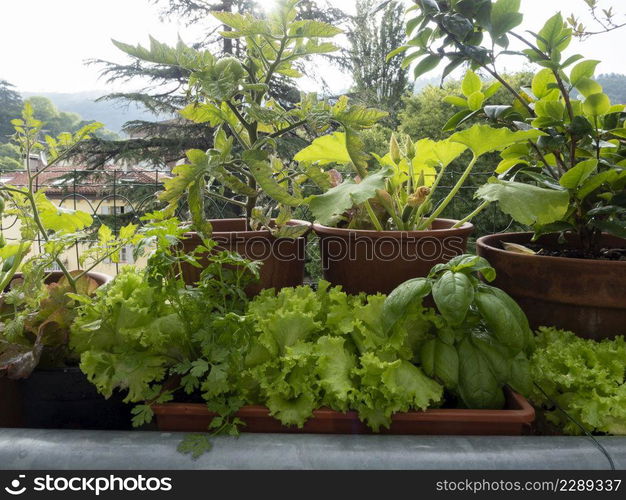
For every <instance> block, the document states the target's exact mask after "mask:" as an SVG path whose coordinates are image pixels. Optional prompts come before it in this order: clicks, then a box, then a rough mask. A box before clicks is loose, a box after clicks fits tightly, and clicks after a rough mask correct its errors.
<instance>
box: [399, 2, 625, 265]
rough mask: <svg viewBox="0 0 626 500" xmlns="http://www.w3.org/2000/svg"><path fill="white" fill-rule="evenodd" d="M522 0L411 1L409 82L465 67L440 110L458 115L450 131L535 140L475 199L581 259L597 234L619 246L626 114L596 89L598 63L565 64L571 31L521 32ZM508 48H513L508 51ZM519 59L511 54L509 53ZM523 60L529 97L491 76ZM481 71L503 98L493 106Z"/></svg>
mask: <svg viewBox="0 0 626 500" xmlns="http://www.w3.org/2000/svg"><path fill="white" fill-rule="evenodd" d="M519 7H520V0H497V1H493V2H492V1H491V0H475V1H468V0H452V1H449V2H437V1H435V0H416V1H415V5H414V6H412V7H411V8H410V9H409V11H410V13H411V14H412V17H411V19H410V20H409V21H408V22H407V32H408V34H409V36H410V37H411V40H410V41H409V43H408V44H407V45H405V46H403V47H399V48H398V49H396V50H394V51H393V52H392V53H391V54H389V57H395V56H396V55H398V54H400V53H405V63H407V64H408V63H415V76H416V77H417V76H419V75H421V74H423V73H426V72H427V71H430V70H432V69H434V68H435V67H437V66H438V65H439V63H440V62H442V61H445V62H446V63H447V64H446V66H445V69H444V70H443V76H444V78H445V77H446V76H447V75H448V74H449V73H450V72H451V71H453V70H454V69H455V68H457V67H459V66H461V65H463V64H466V65H469V67H470V71H468V72H467V73H466V75H465V78H464V79H463V83H462V92H463V95H462V96H451V98H450V99H449V101H448V102H451V103H453V104H455V105H457V106H458V108H459V111H458V113H456V114H455V115H454V116H453V117H452V118H451V119H450V120H449V122H448V123H447V124H446V128H447V129H448V130H454V129H455V128H457V127H459V126H460V125H462V124H465V123H466V122H468V121H469V120H472V119H474V120H475V119H479V120H482V121H484V122H486V123H489V124H491V125H493V126H495V127H500V129H499V130H503V131H515V132H518V131H525V132H534V136H532V137H528V140H526V141H523V142H519V143H515V144H511V145H510V146H508V147H506V149H504V150H503V151H502V152H501V154H500V156H501V159H502V161H501V162H500V163H499V165H498V167H497V168H496V171H495V172H494V176H493V177H491V178H490V179H489V182H488V183H487V184H486V185H484V186H482V187H481V188H480V189H479V190H478V192H477V193H476V196H477V197H478V198H480V199H481V200H483V202H484V203H492V202H496V203H498V204H499V206H500V208H501V210H502V211H503V212H505V213H507V214H509V215H510V216H512V217H513V219H515V220H516V221H518V222H520V223H522V224H525V225H528V226H530V227H531V228H532V229H533V230H534V232H535V237H538V236H540V235H542V234H545V233H559V234H560V235H561V236H564V235H566V234H573V235H575V236H576V237H577V238H578V239H579V240H580V242H581V243H582V245H583V251H584V252H585V254H586V255H587V256H590V257H595V256H597V255H598V253H599V251H600V249H601V236H602V233H609V234H612V235H614V236H617V237H621V238H626V168H625V167H626V141H625V139H626V123H625V119H626V113H624V105H622V104H616V103H612V102H611V101H610V99H609V97H608V96H607V95H606V94H605V93H604V92H603V89H602V86H601V85H600V84H599V83H598V82H597V81H595V80H594V78H593V76H594V71H595V69H596V66H597V65H598V63H599V61H597V60H588V59H585V58H583V56H582V55H579V54H573V55H569V54H566V51H567V48H568V46H569V44H570V42H571V40H572V35H573V31H572V28H571V27H568V24H567V22H566V21H565V20H564V19H563V17H562V15H561V14H560V13H557V14H555V15H554V16H552V17H551V18H550V19H548V21H547V22H546V23H545V25H544V26H543V27H542V28H541V29H540V30H539V31H538V32H536V33H535V32H530V31H529V32H526V33H522V32H520V31H519V25H520V24H521V22H522V19H523V16H522V14H521V13H520V12H519ZM513 41H515V43H516V45H515V46H513V45H511V42H513ZM518 45H519V46H520V47H521V48H520V49H517V46H518ZM507 56H516V57H522V58H524V59H525V60H526V61H527V62H528V63H530V64H531V65H533V66H535V67H536V68H537V71H536V73H535V74H534V77H533V79H532V84H531V85H530V87H523V88H513V86H511V85H510V84H509V83H508V82H507V81H506V79H505V78H504V77H503V76H502V73H500V72H499V70H498V64H497V63H498V62H499V61H500V59H501V58H503V57H507ZM472 70H477V71H478V70H480V72H481V73H484V74H485V75H486V76H489V77H490V78H491V79H493V81H494V82H495V83H496V84H497V85H501V86H502V87H504V88H505V89H506V90H507V91H508V92H509V94H510V102H509V103H508V104H506V105H492V104H490V103H489V97H490V96H491V95H492V93H491V92H490V91H489V90H486V91H485V90H484V89H483V88H482V83H481V80H480V78H479V77H478V76H477V75H476V74H475V73H474V72H473V71H472Z"/></svg>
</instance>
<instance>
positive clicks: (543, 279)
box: [476, 233, 626, 340]
mask: <svg viewBox="0 0 626 500" xmlns="http://www.w3.org/2000/svg"><path fill="white" fill-rule="evenodd" d="M531 238H532V233H504V234H494V235H490V236H484V237H482V238H479V239H478V241H477V242H476V247H477V251H478V254H479V255H481V256H482V257H485V258H486V259H487V260H488V261H489V262H490V263H491V265H492V266H493V267H494V268H495V269H496V272H497V276H496V280H495V281H494V283H493V284H494V286H497V287H499V288H501V289H502V290H504V291H505V292H507V293H508V294H509V295H511V296H512V297H513V298H514V299H515V300H516V301H517V303H518V304H519V305H520V306H521V308H522V309H523V310H524V312H525V313H526V315H527V316H528V320H529V321H530V324H531V326H532V327H533V328H537V327H539V326H544V325H545V326H555V327H557V328H562V329H565V330H570V331H573V332H575V333H576V334H577V335H579V336H581V337H586V338H593V339H596V340H600V339H603V338H612V337H614V336H616V335H626V261H623V260H618V259H612V258H604V259H589V258H577V257H560V256H555V255H577V254H578V252H580V250H579V246H578V245H577V244H576V241H575V240H573V239H570V240H569V242H568V244H567V246H565V247H564V246H563V245H561V244H559V242H558V237H557V235H547V236H544V237H541V238H540V239H539V240H538V241H537V242H536V246H535V248H539V247H540V250H541V251H542V252H541V253H543V254H544V255H529V254H522V253H516V252H512V251H506V250H504V247H503V243H505V242H506V243H516V244H519V245H524V246H527V247H532V246H533V243H531ZM600 246H601V247H602V248H605V249H607V251H608V250H610V249H620V248H626V240H623V239H620V238H616V237H613V236H609V235H605V236H604V237H603V239H602V241H601V245H600Z"/></svg>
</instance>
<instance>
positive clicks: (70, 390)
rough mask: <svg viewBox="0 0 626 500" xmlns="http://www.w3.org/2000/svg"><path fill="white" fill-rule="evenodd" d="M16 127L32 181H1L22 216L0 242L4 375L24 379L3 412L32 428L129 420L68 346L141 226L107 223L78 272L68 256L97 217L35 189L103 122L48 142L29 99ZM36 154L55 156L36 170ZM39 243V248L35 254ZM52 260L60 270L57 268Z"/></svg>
mask: <svg viewBox="0 0 626 500" xmlns="http://www.w3.org/2000/svg"><path fill="white" fill-rule="evenodd" d="M13 124H14V126H15V130H16V133H15V135H14V136H13V140H14V142H15V143H16V144H17V145H18V147H19V148H20V150H21V152H22V154H23V157H24V158H25V167H26V175H27V184H26V186H24V187H18V186H11V185H6V184H2V185H0V200H1V202H2V203H1V204H0V208H1V209H2V210H0V215H2V216H3V217H4V216H15V217H17V219H18V221H19V223H20V233H21V239H20V240H19V241H17V242H8V241H5V240H4V238H2V241H0V269H1V271H0V316H1V318H0V322H1V325H2V328H1V330H0V380H2V383H3V384H4V385H7V382H4V381H5V380H6V379H9V380H13V381H19V383H17V384H13V387H14V388H17V391H14V392H13V395H14V397H15V399H13V400H12V401H7V404H6V406H5V405H4V404H3V410H4V408H5V407H9V411H14V412H16V413H17V412H20V410H21V413H22V422H23V423H24V425H27V426H30V427H67V426H86V427H100V426H104V427H107V426H112V427H120V426H124V425H128V421H129V418H128V409H126V408H124V407H123V406H121V401H118V402H117V403H116V402H107V401H105V400H104V399H103V398H102V397H101V396H99V395H98V394H97V392H96V391H94V390H93V387H91V386H90V384H89V383H88V382H87V380H86V378H85V377H84V375H82V373H81V372H80V370H79V369H78V368H77V359H76V358H75V357H74V356H73V353H72V352H71V350H70V349H69V328H70V325H71V323H72V321H73V318H74V315H75V307H76V304H77V303H78V302H79V301H80V300H84V299H85V298H87V297H89V296H91V295H92V294H93V293H94V291H95V289H96V288H98V287H99V286H101V285H104V284H106V283H107V282H108V281H109V280H110V279H111V278H110V277H109V276H107V275H103V274H101V273H96V272H93V269H94V268H95V267H96V266H97V264H98V263H100V262H102V261H103V260H104V259H106V258H111V259H113V260H115V259H116V256H117V255H119V252H120V249H121V248H122V247H123V246H126V245H131V244H133V243H134V242H135V226H132V225H129V226H126V227H124V228H122V229H121V230H120V235H119V238H115V237H114V236H113V234H112V231H111V230H110V229H109V228H108V227H106V226H101V227H100V228H99V230H98V233H97V234H98V242H97V243H96V244H94V245H92V246H91V247H89V248H86V247H85V248H83V250H82V255H81V259H80V263H81V265H84V267H85V269H82V270H74V271H71V270H69V269H68V268H67V266H66V264H65V262H64V255H65V254H66V252H68V251H69V250H71V249H72V247H74V246H76V245H83V243H82V242H83V241H84V240H85V239H86V238H87V235H88V233H87V231H88V230H89V228H90V226H91V225H92V223H93V221H92V217H91V216H90V215H89V214H88V213H86V212H83V211H80V210H70V209H66V208H62V207H58V206H56V205H54V204H53V203H52V202H51V201H49V200H48V199H47V198H46V196H45V193H44V191H43V190H36V185H37V178H38V176H40V175H41V174H42V173H44V172H45V171H46V170H48V169H49V168H51V167H52V166H53V165H56V164H59V163H61V162H63V161H64V160H66V159H67V157H68V156H69V155H70V154H71V152H72V151H73V150H74V149H75V148H76V147H77V145H78V144H79V143H80V142H81V141H83V140H85V139H88V138H89V136H90V134H91V133H93V132H94V131H95V130H97V129H98V128H99V127H100V126H101V125H100V124H91V125H87V126H86V127H84V128H82V129H80V130H79V131H78V132H76V133H75V134H61V135H60V136H59V137H58V138H52V137H50V136H47V137H46V138H45V142H41V141H40V139H41V138H40V135H41V129H42V123H41V122H40V121H38V120H36V119H35V118H34V117H33V110H32V108H31V107H30V105H29V104H26V105H25V107H24V111H23V115H22V118H21V119H18V120H14V121H13ZM44 144H45V145H44ZM37 152H40V153H45V155H44V156H45V157H46V158H47V160H48V161H47V164H46V165H45V166H43V167H40V168H38V169H33V168H31V163H30V159H31V155H32V154H33V153H37ZM35 245H40V250H39V251H37V252H31V249H32V248H33V247H34V246H35ZM53 265H56V266H57V267H58V269H59V271H50V270H49V269H50V268H51V267H52V266H53ZM107 419H108V420H107Z"/></svg>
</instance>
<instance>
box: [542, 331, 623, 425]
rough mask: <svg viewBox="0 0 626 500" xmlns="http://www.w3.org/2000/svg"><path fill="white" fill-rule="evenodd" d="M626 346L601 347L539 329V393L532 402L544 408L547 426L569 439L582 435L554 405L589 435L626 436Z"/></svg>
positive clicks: (609, 342) (603, 344)
mask: <svg viewBox="0 0 626 500" xmlns="http://www.w3.org/2000/svg"><path fill="white" fill-rule="evenodd" d="M625 366H626V342H625V341H624V338H623V337H621V336H620V337H616V338H615V339H614V340H603V341H601V342H597V341H594V340H586V339H582V338H580V337H577V336H576V335H575V334H573V333H572V332H567V331H563V330H558V329H556V328H540V329H539V331H538V334H537V349H536V351H535V353H534V355H533V357H532V359H531V373H532V377H533V379H534V381H535V382H536V384H537V385H538V386H539V387H540V388H541V389H543V391H545V392H546V393H547V395H548V397H549V398H546V396H545V395H544V394H543V392H542V391H541V390H539V389H536V390H535V391H534V394H533V400H534V401H536V402H537V403H540V404H543V405H545V406H546V407H547V408H548V410H547V412H546V416H547V418H548V420H549V421H551V422H552V423H553V424H555V425H557V426H559V427H560V428H562V429H563V431H564V432H566V433H567V434H574V435H578V434H582V430H581V429H580V427H579V426H578V425H576V424H574V423H573V422H572V421H571V420H570V419H568V418H567V417H565V416H564V415H563V413H562V412H561V411H559V409H558V408H555V407H554V406H553V404H552V402H551V400H554V401H556V402H557V403H558V405H559V406H561V407H562V408H563V409H564V410H565V411H566V412H567V413H569V414H570V415H571V416H572V417H574V418H575V419H576V420H578V421H579V422H580V423H581V424H582V425H583V426H584V427H585V428H586V429H587V430H588V431H591V432H603V433H607V434H617V435H626V373H625V370H624V367H625Z"/></svg>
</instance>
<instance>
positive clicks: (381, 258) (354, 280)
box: [313, 219, 474, 294]
mask: <svg viewBox="0 0 626 500" xmlns="http://www.w3.org/2000/svg"><path fill="white" fill-rule="evenodd" d="M457 222H458V221H456V220H451V219H436V220H435V221H434V222H433V225H432V228H431V229H429V230H426V231H367V230H353V229H341V228H333V227H327V226H322V225H319V224H314V225H313V230H314V231H315V233H316V234H317V235H318V237H319V238H320V253H321V258H322V268H323V273H324V279H325V280H327V281H329V282H330V283H332V284H333V285H341V286H342V287H343V289H344V290H345V291H346V292H348V293H351V294H357V293H360V292H365V293H368V294H374V293H379V292H380V293H385V294H387V293H389V292H391V291H392V290H393V289H394V288H396V287H397V286H398V285H400V284H401V283H404V282H405V281H407V280H409V279H411V278H419V277H423V276H426V275H427V274H428V273H429V272H430V270H431V268H432V267H433V266H434V265H435V264H439V263H443V262H447V261H449V260H450V259H452V258H453V257H456V256H457V255H461V254H463V253H465V251H466V249H467V238H468V237H469V235H470V233H471V232H472V230H473V229H474V226H473V225H472V224H470V223H465V224H463V225H462V226H461V227H459V228H453V226H454V225H455V224H456V223H457Z"/></svg>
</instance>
